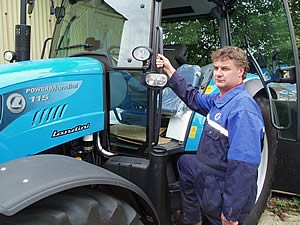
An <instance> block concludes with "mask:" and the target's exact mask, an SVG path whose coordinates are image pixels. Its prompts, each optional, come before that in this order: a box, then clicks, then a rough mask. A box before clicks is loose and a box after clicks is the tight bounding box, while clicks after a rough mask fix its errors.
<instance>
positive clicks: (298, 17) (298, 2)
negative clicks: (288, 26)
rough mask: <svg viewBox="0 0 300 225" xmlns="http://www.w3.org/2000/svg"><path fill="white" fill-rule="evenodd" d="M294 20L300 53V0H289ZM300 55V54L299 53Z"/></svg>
mask: <svg viewBox="0 0 300 225" xmlns="http://www.w3.org/2000/svg"><path fill="white" fill-rule="evenodd" d="M289 5H290V10H291V15H292V20H293V24H294V29H295V33H296V42H297V47H298V53H299V54H300V52H299V51H300V0H289ZM299 57H300V55H299Z"/></svg>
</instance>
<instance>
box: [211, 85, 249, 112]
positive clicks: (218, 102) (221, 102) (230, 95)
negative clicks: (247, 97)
mask: <svg viewBox="0 0 300 225" xmlns="http://www.w3.org/2000/svg"><path fill="white" fill-rule="evenodd" d="M244 90H245V87H244V84H243V83H241V84H239V85H237V86H235V87H233V88H232V89H230V90H229V91H227V92H226V93H225V94H224V95H222V96H218V97H217V98H216V99H215V104H216V106H217V107H218V108H221V107H222V106H224V105H225V104H226V103H227V102H229V101H230V99H232V98H233V97H234V96H236V95H237V94H238V93H240V92H242V91H244Z"/></svg>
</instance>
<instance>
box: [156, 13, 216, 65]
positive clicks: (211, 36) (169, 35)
mask: <svg viewBox="0 0 300 225" xmlns="http://www.w3.org/2000/svg"><path fill="white" fill-rule="evenodd" d="M162 27H163V29H164V45H169V46H170V45H176V44H182V45H185V46H186V47H187V52H188V56H187V63H188V64H194V65H199V66H203V65H206V64H209V63H211V58H210V56H211V52H212V51H214V50H216V49H217V48H219V47H220V40H219V37H220V33H219V32H220V31H219V25H218V22H217V21H216V20H215V19H213V18H210V17H202V18H199V19H190V20H184V21H175V20H174V19H173V20H171V21H164V22H163V23H162Z"/></svg>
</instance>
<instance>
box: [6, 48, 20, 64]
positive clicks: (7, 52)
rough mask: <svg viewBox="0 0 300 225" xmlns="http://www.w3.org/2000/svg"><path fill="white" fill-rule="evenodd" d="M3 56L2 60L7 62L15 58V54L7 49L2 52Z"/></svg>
mask: <svg viewBox="0 0 300 225" xmlns="http://www.w3.org/2000/svg"><path fill="white" fill-rule="evenodd" d="M3 57H4V60H6V61H8V62H13V61H14V60H15V59H16V57H17V55H16V53H15V52H13V51H10V50H8V51H5V52H4V54H3Z"/></svg>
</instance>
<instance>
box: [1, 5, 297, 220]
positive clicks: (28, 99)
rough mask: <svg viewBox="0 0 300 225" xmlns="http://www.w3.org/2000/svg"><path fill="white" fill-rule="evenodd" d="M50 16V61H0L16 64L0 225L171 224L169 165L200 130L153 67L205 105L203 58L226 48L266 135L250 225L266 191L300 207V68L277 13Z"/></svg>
mask: <svg viewBox="0 0 300 225" xmlns="http://www.w3.org/2000/svg"><path fill="white" fill-rule="evenodd" d="M29 2H31V4H32V1H29ZM52 2H53V1H52ZM37 4H38V3H37ZM52 11H53V13H54V14H55V16H56V18H57V22H56V27H55V31H54V33H53V37H52V40H51V51H50V55H49V58H50V59H42V60H32V61H30V60H27V61H22V60H18V59H22V57H21V56H20V54H22V51H19V52H16V54H15V53H13V52H6V56H7V58H8V59H9V60H10V61H13V60H14V59H17V61H20V62H16V63H11V64H6V65H2V66H0V78H1V79H0V109H1V110H0V130H1V131H0V177H1V185H0V192H1V195H0V224H1V225H62V224H64V225H96V224H99V225H100V224H101V225H102V224H109V225H113V224H122V225H123V224H128V225H129V224H130V225H142V224H145V225H146V224H149V225H150V224H153V225H154V224H155V225H156V224H157V225H158V224H163V225H171V224H179V223H180V222H179V221H180V191H179V184H178V173H177V168H176V162H177V160H178V158H179V157H180V156H181V155H182V154H194V153H195V152H196V150H197V148H198V145H199V140H200V137H201V135H202V127H203V125H204V123H205V117H203V116H201V115H199V114H197V113H195V112H192V111H191V110H190V109H189V108H187V107H186V106H185V105H184V103H183V102H181V100H180V99H178V98H176V96H175V95H174V93H173V92H172V91H171V90H170V89H167V88H164V86H165V84H166V82H167V79H166V75H164V74H162V73H161V71H158V70H157V68H156V67H155V58H156V55H157V53H163V54H165V55H166V56H167V57H168V58H169V59H170V60H171V61H172V63H173V65H174V66H176V68H178V70H181V71H182V74H186V76H187V79H189V80H190V82H192V83H193V85H194V86H195V87H198V88H199V91H200V92H203V93H206V94H210V93H215V92H218V89H217V88H216V86H215V85H214V82H213V79H212V77H213V73H212V71H213V65H212V64H211V61H210V57H209V56H210V53H211V52H212V51H213V50H215V49H217V48H219V47H221V46H226V45H236V46H241V47H243V48H244V49H245V50H246V51H247V52H248V56H249V61H250V65H251V70H250V71H249V74H248V76H247V79H245V81H244V82H245V85H246V87H247V89H248V90H249V93H251V94H252V96H253V97H254V98H255V99H256V101H257V103H258V104H259V106H260V107H261V110H262V113H263V116H264V120H265V127H266V136H265V140H264V148H263V149H262V162H261V165H260V167H259V179H258V183H257V185H258V194H257V201H256V205H255V208H254V209H253V210H252V212H251V214H250V215H249V217H248V219H247V224H248V225H254V224H257V222H258V220H259V218H260V216H261V214H262V212H263V210H264V208H265V205H266V201H267V199H268V197H269V196H270V190H271V188H272V189H273V190H278V191H284V192H290V193H296V194H300V193H299V190H300V186H299V184H300V180H299V176H298V175H297V172H296V171H298V170H297V169H296V168H298V169H299V165H300V163H299V162H300V153H299V149H298V148H299V147H298V146H299V144H300V142H299V141H300V129H299V128H300V123H299V119H298V118H300V117H299V113H300V110H298V109H299V104H298V99H299V97H298V95H299V93H300V91H299V87H298V86H297V83H296V81H297V80H298V77H299V75H300V72H299V71H300V67H299V57H298V52H297V48H296V42H295V35H294V31H293V27H292V21H291V18H290V13H289V9H288V4H287V1H286V0H272V1H271V0H267V1H260V0H246V1H243V0H226V1H223V0H222V1H221V0H190V1H180V0H130V1H129V0H123V1H120V0H62V1H61V4H60V5H58V6H57V7H55V8H54V7H52ZM258 22H260V23H258ZM25 30H26V28H25ZM274 49H277V51H274ZM278 49H280V51H278ZM27 55H28V54H27ZM283 93H285V94H283ZM276 157H277V162H278V163H277V165H276V167H275V161H276ZM274 171H275V176H274ZM274 177H275V180H274V182H272V181H273V179H274Z"/></svg>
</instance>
